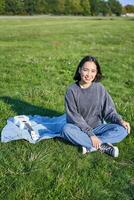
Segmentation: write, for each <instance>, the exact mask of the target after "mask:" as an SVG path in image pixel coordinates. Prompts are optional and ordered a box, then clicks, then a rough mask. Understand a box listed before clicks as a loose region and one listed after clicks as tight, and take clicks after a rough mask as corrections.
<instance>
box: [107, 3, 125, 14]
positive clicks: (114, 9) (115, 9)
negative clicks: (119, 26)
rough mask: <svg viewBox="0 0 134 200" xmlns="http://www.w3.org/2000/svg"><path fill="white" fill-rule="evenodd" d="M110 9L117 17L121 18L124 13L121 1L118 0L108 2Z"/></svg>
mask: <svg viewBox="0 0 134 200" xmlns="http://www.w3.org/2000/svg"><path fill="white" fill-rule="evenodd" d="M108 5H109V8H110V9H111V12H112V13H114V14H116V15H117V16H120V15H121V13H122V6H121V4H120V2H119V1H117V0H108Z"/></svg>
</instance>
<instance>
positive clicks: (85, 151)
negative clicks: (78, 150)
mask: <svg viewBox="0 0 134 200" xmlns="http://www.w3.org/2000/svg"><path fill="white" fill-rule="evenodd" d="M89 152H90V151H89V150H87V148H86V147H82V154H83V155H85V154H86V153H89Z"/></svg>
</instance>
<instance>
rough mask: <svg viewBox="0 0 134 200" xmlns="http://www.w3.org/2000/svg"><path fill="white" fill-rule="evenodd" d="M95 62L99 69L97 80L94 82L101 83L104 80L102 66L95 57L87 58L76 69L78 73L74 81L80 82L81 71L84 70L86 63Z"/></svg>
mask: <svg viewBox="0 0 134 200" xmlns="http://www.w3.org/2000/svg"><path fill="white" fill-rule="evenodd" d="M88 61H89V62H94V63H95V65H96V67H97V74H96V77H95V79H94V80H93V81H94V82H99V81H100V80H101V79H102V73H101V68H100V65H99V63H98V61H97V59H96V58H95V57H93V56H85V57H84V58H83V59H82V60H81V61H80V63H79V65H78V67H77V69H76V72H75V75H74V77H73V79H74V80H75V81H80V80H81V77H80V73H79V69H80V68H82V66H83V65H84V63H85V62H88Z"/></svg>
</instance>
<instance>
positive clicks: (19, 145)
mask: <svg viewBox="0 0 134 200" xmlns="http://www.w3.org/2000/svg"><path fill="white" fill-rule="evenodd" d="M133 30H134V19H133V18H88V17H49V16H47V17H43V16H41V17H29V18H28V17H26V18H25V17H20V18H19V17H14V18H11V17H9V18H6V17H5V18H4V17H3V18H0V130H2V128H3V127H4V126H5V124H6V120H7V118H8V117H11V116H15V115H19V114H33V115H34V114H39V115H44V116H45V115H48V116H58V115H61V114H63V113H64V94H65V91H66V88H67V87H68V85H69V84H71V83H72V82H73V80H72V77H73V74H74V72H75V69H76V66H77V64H78V63H79V61H80V59H81V58H82V57H83V56H85V55H87V54H91V55H94V56H96V57H97V58H98V60H99V62H100V64H101V66H102V72H103V74H104V76H105V78H104V79H103V81H102V83H103V84H104V86H105V87H106V88H107V90H108V91H109V93H110V94H111V96H112V97H113V100H114V102H115V105H116V108H117V110H118V112H119V113H120V114H121V115H122V116H123V118H124V119H125V120H127V121H129V122H130V124H131V135H130V136H129V137H127V138H126V139H125V140H124V141H123V142H121V143H119V144H118V145H117V146H118V147H119V150H120V155H119V157H118V158H111V157H110V156H107V155H104V154H100V153H99V152H94V153H91V154H89V155H87V156H82V154H81V149H80V148H79V147H75V146H73V145H70V144H69V143H66V142H64V141H61V140H58V139H51V140H44V141H41V142H39V143H37V144H36V145H33V144H30V143H28V142H27V141H23V140H21V141H14V142H9V143H5V144H4V143H0V199H1V200H20V199H22V200H44V199H45V200H63V199H64V200H103V199H105V200H133V199H134V56H133V55H134V34H133Z"/></svg>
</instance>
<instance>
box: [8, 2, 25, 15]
mask: <svg viewBox="0 0 134 200" xmlns="http://www.w3.org/2000/svg"><path fill="white" fill-rule="evenodd" d="M5 12H6V13H9V14H23V13H24V1H23V0H5Z"/></svg>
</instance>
